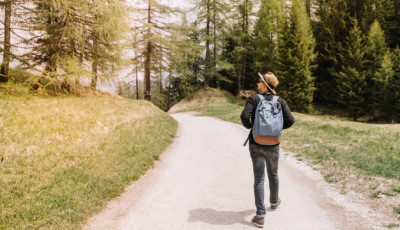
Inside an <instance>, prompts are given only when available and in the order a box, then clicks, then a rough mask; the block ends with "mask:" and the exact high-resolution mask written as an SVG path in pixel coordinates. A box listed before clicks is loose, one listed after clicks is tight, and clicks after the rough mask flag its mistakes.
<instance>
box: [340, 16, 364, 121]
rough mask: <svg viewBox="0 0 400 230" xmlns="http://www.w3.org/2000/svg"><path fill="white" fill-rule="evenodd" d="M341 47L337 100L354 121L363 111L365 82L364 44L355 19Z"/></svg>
mask: <svg viewBox="0 0 400 230" xmlns="http://www.w3.org/2000/svg"><path fill="white" fill-rule="evenodd" d="M353 24H354V26H353V29H352V30H351V31H350V34H349V36H348V38H347V39H346V41H345V43H344V44H343V46H342V47H341V51H342V54H341V61H342V63H343V65H342V70H341V71H340V72H339V73H338V74H337V77H336V86H337V92H338V94H337V97H336V98H337V102H338V103H339V104H342V105H343V106H344V107H345V108H346V109H347V111H349V115H350V116H351V117H353V120H354V121H356V120H357V119H358V118H359V117H360V116H361V115H363V114H364V112H365V103H366V101H365V94H366V92H365V91H366V87H367V85H366V82H365V72H364V66H365V62H364V56H365V53H364V50H363V47H364V44H363V42H362V37H361V31H360V28H359V27H358V23H357V20H355V19H354V23H353Z"/></svg>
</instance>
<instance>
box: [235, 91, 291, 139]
mask: <svg viewBox="0 0 400 230" xmlns="http://www.w3.org/2000/svg"><path fill="white" fill-rule="evenodd" d="M262 95H263V96H265V99H267V100H271V99H272V94H271V93H269V92H268V93H262ZM258 102H260V98H259V97H258V96H257V95H253V96H251V97H249V98H248V99H247V101H246V105H245V106H244V109H243V111H242V114H241V115H240V119H241V120H242V124H243V126H244V127H246V128H247V129H251V128H253V121H254V114H255V111H256V108H257V105H258ZM278 102H279V103H280V104H281V106H282V114H283V129H287V128H289V127H290V126H292V125H293V123H294V117H293V115H292V113H291V112H290V109H289V106H288V104H287V103H286V101H285V100H284V99H283V98H281V97H279V99H278ZM249 141H250V144H257V143H256V142H254V138H253V133H252V130H250V134H249Z"/></svg>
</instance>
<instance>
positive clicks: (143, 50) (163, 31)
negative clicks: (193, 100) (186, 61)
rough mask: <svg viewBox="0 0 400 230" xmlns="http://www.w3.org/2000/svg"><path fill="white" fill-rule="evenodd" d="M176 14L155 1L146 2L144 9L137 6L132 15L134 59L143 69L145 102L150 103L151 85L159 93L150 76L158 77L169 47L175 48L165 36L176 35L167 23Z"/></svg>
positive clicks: (169, 23)
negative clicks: (136, 49)
mask: <svg viewBox="0 0 400 230" xmlns="http://www.w3.org/2000/svg"><path fill="white" fill-rule="evenodd" d="M178 14H180V11H179V9H175V8H171V7H169V6H167V5H164V4H161V3H158V2H157V1H155V0H147V1H146V8H143V9H142V8H140V7H139V6H137V7H136V10H135V12H134V14H133V18H134V23H135V34H136V35H137V41H138V42H137V47H138V49H139V52H137V53H138V56H136V57H134V60H135V61H137V62H139V66H140V67H143V68H144V79H145V99H146V100H151V94H152V93H151V91H152V86H154V87H153V88H154V89H156V88H157V91H159V84H160V82H158V84H157V83H156V82H154V81H153V83H154V84H152V79H151V76H152V73H153V76H156V73H157V75H158V76H160V72H162V71H163V70H165V69H166V67H165V64H166V63H167V59H168V55H167V53H168V51H169V49H171V47H172V46H175V44H174V43H171V42H170V40H169V39H168V36H170V34H173V33H175V31H176V29H177V26H176V25H175V23H174V22H170V20H169V18H171V17H172V16H173V15H178ZM160 63H161V65H160ZM161 75H163V73H161ZM157 86H158V87H157Z"/></svg>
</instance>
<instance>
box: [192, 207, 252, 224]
mask: <svg viewBox="0 0 400 230" xmlns="http://www.w3.org/2000/svg"><path fill="white" fill-rule="evenodd" d="M254 212H255V211H254V210H246V211H239V212H233V211H216V210H214V209H211V208H199V209H193V210H191V211H189V214H190V215H189V218H188V221H189V222H197V221H199V222H204V223H208V224H212V225H234V224H243V225H250V226H252V225H251V223H250V222H248V221H246V220H245V217H247V216H249V215H250V214H252V213H254Z"/></svg>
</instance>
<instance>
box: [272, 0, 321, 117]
mask: <svg viewBox="0 0 400 230" xmlns="http://www.w3.org/2000/svg"><path fill="white" fill-rule="evenodd" d="M289 12H290V14H289V15H290V17H289V18H287V19H286V20H287V22H286V23H287V24H286V25H285V24H284V26H283V28H282V30H281V32H280V35H279V36H278V37H279V43H278V45H279V48H278V58H277V71H276V76H277V77H278V79H279V82H280V85H279V88H278V89H279V93H280V94H281V95H282V96H283V97H284V98H285V99H286V100H287V101H288V103H289V104H290V106H291V108H293V109H294V110H295V111H301V112H309V111H311V110H312V100H313V92H314V83H313V77H312V76H311V65H312V61H313V59H314V57H315V54H314V46H315V41H314V37H313V35H312V31H311V26H310V19H309V18H308V15H307V13H306V10H305V7H304V5H303V2H302V1H300V0H294V1H293V2H292V6H291V7H290V11H289Z"/></svg>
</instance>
